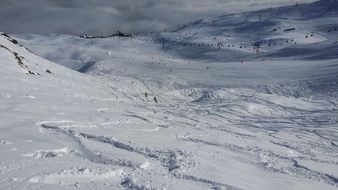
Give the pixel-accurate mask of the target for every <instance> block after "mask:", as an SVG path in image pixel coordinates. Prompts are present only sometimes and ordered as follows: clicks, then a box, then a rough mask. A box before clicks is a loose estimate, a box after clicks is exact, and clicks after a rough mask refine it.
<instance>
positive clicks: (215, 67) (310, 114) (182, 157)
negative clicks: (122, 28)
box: [0, 1, 338, 190]
mask: <svg viewBox="0 0 338 190" xmlns="http://www.w3.org/2000/svg"><path fill="white" fill-rule="evenodd" d="M335 5H337V3H336V2H334V1H320V2H316V3H313V4H308V5H300V6H297V7H296V6H291V7H282V8H276V9H268V10H262V11H258V12H251V13H243V14H234V15H226V16H221V17H219V18H216V19H215V20H211V21H205V20H204V21H198V22H195V23H192V24H191V25H187V26H185V27H182V28H179V29H176V30H173V31H171V32H165V33H159V34H151V35H144V36H136V37H135V38H133V39H130V38H107V39H82V38H79V37H73V36H67V35H60V36H38V35H21V36H16V38H15V39H16V40H17V41H18V42H19V43H20V44H23V45H24V46H25V47H28V48H29V49H30V50H31V51H33V52H35V53H36V54H38V55H41V56H42V57H44V58H46V59H48V60H50V61H54V62H56V63H58V64H60V65H63V66H65V67H62V66H59V65H57V64H55V63H53V62H50V61H47V60H46V59H43V58H41V57H39V56H37V55H35V54H33V53H31V52H29V51H28V50H26V49H25V48H23V47H20V46H19V45H17V44H15V43H13V41H11V38H9V37H6V36H3V35H2V36H0V44H1V45H2V46H1V48H0V58H1V59H0V60H1V64H2V65H3V67H2V69H1V70H0V72H1V73H0V81H1V86H0V93H1V94H0V97H1V98H0V101H1V104H0V105H1V107H0V114H1V121H2V122H1V125H0V130H1V133H0V142H1V143H0V151H1V154H0V160H1V162H0V181H1V183H0V189H60V188H62V189H77V188H79V189H94V188H95V189H259V190H261V189H267V190H268V189H283V190H284V189H337V187H338V128H337V127H338V125H337V114H338V100H337V76H338V64H337V63H338V62H337V61H338V60H337V57H336V54H335V52H336V50H337V48H338V45H337V44H332V42H334V41H335V40H337V39H336V38H337V34H338V31H335V30H334V28H335V27H336V26H337V25H338V21H337V20H336V19H335V17H334V15H337V11H338V10H337V9H335V7H337V6H335ZM328 8H331V9H330V11H327V9H328ZM313 9H316V10H315V11H310V10H313ZM308 14H309V15H308ZM257 15H258V20H257ZM259 15H262V16H261V18H259ZM286 17H287V18H288V19H285V18H286ZM259 19H260V20H259ZM293 27H295V28H296V29H295V30H291V31H284V30H285V29H290V28H293ZM274 29H277V30H276V31H274ZM329 29H330V32H328V30H329ZM306 35H308V36H307V37H306ZM311 35H312V36H311ZM292 39H293V41H292V42H293V44H291V40H292ZM163 40H164V43H163ZM286 40H288V43H286ZM14 42H15V41H14ZM219 42H222V44H223V46H220V48H218V47H217V43H219ZM269 43H271V44H270V45H271V46H269ZM294 43H297V44H294ZM257 44H259V46H260V49H259V50H260V51H259V53H256V50H255V49H253V47H256V45H257ZM273 44H276V45H273ZM229 45H230V47H228V46H229ZM232 46H234V47H232ZM241 46H242V48H241ZM245 46H246V47H245ZM311 52H312V53H311ZM19 60H20V61H19ZM242 61H243V62H242ZM66 67H68V68H66ZM47 70H49V71H51V73H48V72H46V71H47ZM73 70H77V71H80V72H76V71H73ZM29 71H31V73H32V74H29ZM27 73H28V74H27ZM37 73H38V74H37ZM145 93H147V94H145ZM154 97H156V100H157V101H158V102H157V103H156V102H155V101H154Z"/></svg>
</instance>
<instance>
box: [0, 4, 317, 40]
mask: <svg viewBox="0 0 338 190" xmlns="http://www.w3.org/2000/svg"><path fill="white" fill-rule="evenodd" d="M313 1H314V0H299V1H294V0H0V31H4V32H8V33H13V34H20V33H33V34H73V35H80V34H96V35H105V34H110V33H112V32H115V31H116V30H122V31H126V32H132V33H137V32H149V31H158V30H161V29H164V28H168V27H172V26H176V25H178V24H183V23H188V22H190V21H194V20H197V19H200V18H208V17H214V16H220V15H223V14H228V13H232V12H240V11H248V10H257V9H261V8H267V7H271V6H280V5H288V4H295V3H296V2H313Z"/></svg>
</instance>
